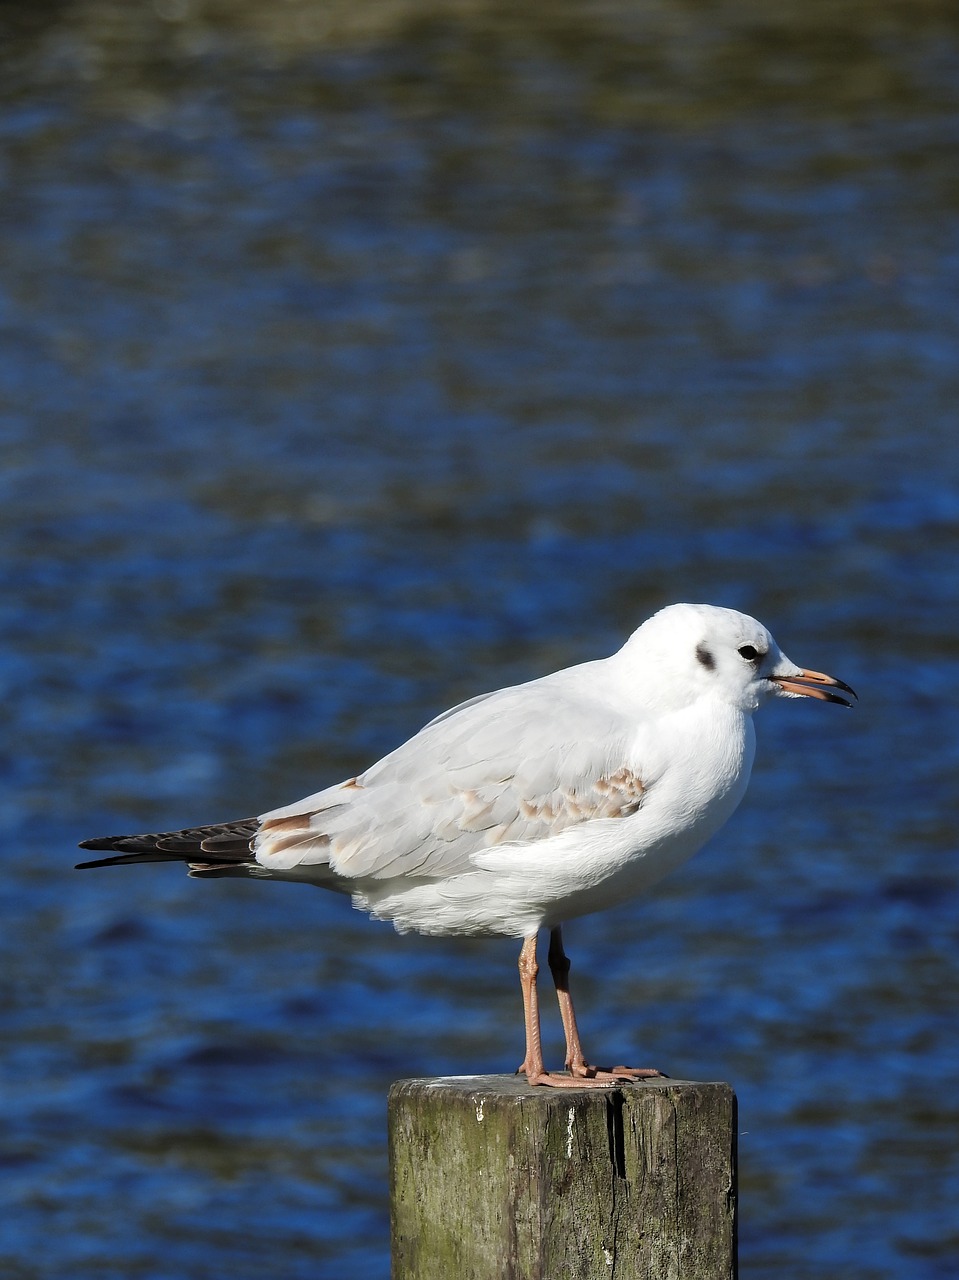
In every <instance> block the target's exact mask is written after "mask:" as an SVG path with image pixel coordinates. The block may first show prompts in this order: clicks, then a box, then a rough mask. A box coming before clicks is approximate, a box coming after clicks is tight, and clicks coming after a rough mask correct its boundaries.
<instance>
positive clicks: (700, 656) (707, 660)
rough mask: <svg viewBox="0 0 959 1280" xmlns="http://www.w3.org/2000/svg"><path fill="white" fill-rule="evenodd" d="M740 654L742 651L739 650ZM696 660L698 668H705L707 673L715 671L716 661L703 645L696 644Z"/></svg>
mask: <svg viewBox="0 0 959 1280" xmlns="http://www.w3.org/2000/svg"><path fill="white" fill-rule="evenodd" d="M740 652H742V650H740ZM696 659H697V661H698V662H699V664H700V666H703V667H705V668H706V670H707V671H714V670H715V669H716V659H715V658H714V657H713V655H712V654H711V653H710V651H709V650H708V649H707V648H706V646H705V645H704V644H698V645H697V646H696Z"/></svg>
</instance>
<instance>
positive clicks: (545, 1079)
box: [518, 1071, 619, 1089]
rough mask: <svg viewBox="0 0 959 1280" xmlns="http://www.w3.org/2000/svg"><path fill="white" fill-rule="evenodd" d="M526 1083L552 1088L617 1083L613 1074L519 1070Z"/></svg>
mask: <svg viewBox="0 0 959 1280" xmlns="http://www.w3.org/2000/svg"><path fill="white" fill-rule="evenodd" d="M518 1074H521V1075H523V1074H525V1076H526V1083H527V1084H533V1085H536V1084H544V1085H549V1086H550V1087H551V1088H553V1089H608V1088H610V1087H611V1086H613V1085H616V1084H618V1083H619V1081H618V1080H617V1078H616V1077H615V1076H602V1077H599V1076H595V1077H594V1076H568V1075H566V1074H564V1073H563V1072H560V1071H540V1072H529V1071H526V1072H522V1071H521V1072H519V1073H518Z"/></svg>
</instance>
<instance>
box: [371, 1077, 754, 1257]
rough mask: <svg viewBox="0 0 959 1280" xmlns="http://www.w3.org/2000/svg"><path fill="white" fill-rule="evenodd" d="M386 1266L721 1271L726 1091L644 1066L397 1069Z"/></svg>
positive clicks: (732, 1237)
mask: <svg viewBox="0 0 959 1280" xmlns="http://www.w3.org/2000/svg"><path fill="white" fill-rule="evenodd" d="M389 1143H390V1190H391V1213H392V1245H393V1280H567V1277H568V1278H569V1280H733V1278H734V1277H735V1276H736V1096H735V1094H734V1093H733V1091H732V1089H731V1088H730V1086H729V1085H727V1084H697V1083H693V1082H690V1081H683V1080H644V1081H642V1082H637V1083H635V1084H623V1085H621V1086H618V1087H616V1088H611V1089H583V1090H566V1089H549V1088H536V1089H532V1088H530V1087H529V1085H527V1084H526V1082H525V1080H522V1079H520V1078H518V1077H516V1076H453V1077H441V1078H439V1079H435V1080H400V1081H398V1082H397V1083H396V1084H394V1085H393V1087H392V1089H391V1090H390V1099H389Z"/></svg>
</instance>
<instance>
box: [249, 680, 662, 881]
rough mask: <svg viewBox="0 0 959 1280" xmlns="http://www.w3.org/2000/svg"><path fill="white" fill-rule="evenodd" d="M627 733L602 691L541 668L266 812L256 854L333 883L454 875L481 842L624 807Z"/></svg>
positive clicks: (614, 813) (633, 795) (536, 836)
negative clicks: (542, 673)
mask: <svg viewBox="0 0 959 1280" xmlns="http://www.w3.org/2000/svg"><path fill="white" fill-rule="evenodd" d="M562 674H565V673H562ZM635 731H636V726H635V722H634V721H632V720H630V719H627V717H626V716H625V715H623V714H622V713H621V712H619V711H618V710H617V709H616V707H615V704H614V703H613V702H612V701H611V700H610V701H608V702H607V701H605V700H603V699H602V698H598V697H589V698H585V697H584V696H583V695H582V694H581V693H578V692H576V691H574V690H572V689H570V688H567V687H565V683H564V682H563V681H558V680H556V679H551V678H550V677H547V678H546V679H545V680H541V681H534V682H533V683H531V684H528V685H520V686H517V687H515V688H512V689H504V690H500V691H499V692H498V693H494V694H489V695H485V696H484V697H482V698H479V699H473V700H471V701H470V702H468V703H464V704H462V705H461V706H460V707H457V708H454V709H453V710H452V711H450V712H446V713H445V714H444V715H442V716H439V717H438V718H437V719H436V720H433V721H431V722H430V723H429V724H428V725H426V727H425V728H423V729H421V730H420V732H419V733H417V734H416V735H415V736H414V737H412V738H410V740H409V741H408V742H406V743H404V744H403V746H401V747H399V748H397V750H395V751H393V752H391V753H390V754H389V755H388V756H385V757H384V758H383V759H382V760H380V761H379V762H378V763H377V764H375V765H373V766H372V768H370V769H368V770H367V771H366V773H364V774H361V775H360V776H359V777H357V778H353V779H350V781H349V782H346V783H344V784H342V785H341V786H339V787H332V788H329V789H328V790H327V791H323V792H319V793H318V794H317V795H315V796H311V797H308V799H307V800H304V801H302V802H300V803H299V804H295V805H289V806H287V807H286V808H284V809H279V810H275V811H274V812H272V813H268V814H265V815H264V816H263V818H262V819H261V826H260V830H259V833H258V835H257V838H256V842H255V850H256V856H257V860H258V861H259V862H260V863H261V864H262V865H263V866H265V867H268V868H271V869H276V870H281V869H290V868H293V867H305V866H306V865H308V864H325V865H326V866H327V867H328V868H329V869H330V871H332V872H333V873H334V875H335V876H336V877H338V878H340V879H341V880H344V881H357V880H363V879H368V878H372V879H377V880H379V879H388V878H394V877H415V878H424V879H436V878H441V877H446V876H452V875H457V874H460V873H461V872H464V871H467V870H469V869H470V867H471V865H472V864H471V858H472V856H473V855H474V854H476V853H478V852H480V851H481V850H483V849H487V848H490V847H491V846H494V845H501V844H505V843H513V842H516V843H521V844H533V843H535V842H537V841H541V840H544V839H546V838H548V837H549V836H552V835H555V834H557V833H558V832H560V831H562V830H564V829H565V828H566V827H568V826H570V825H572V824H575V823H583V822H590V821H594V820H597V819H601V818H619V817H625V816H627V815H628V814H631V813H635V812H636V810H637V809H638V808H639V806H640V805H641V804H642V800H643V792H644V786H643V781H642V778H640V777H639V776H638V774H637V773H636V772H635V771H634V770H633V769H631V768H630V767H629V759H630V751H629V746H630V743H631V742H632V741H633V740H634V737H635Z"/></svg>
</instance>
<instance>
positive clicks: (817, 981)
mask: <svg viewBox="0 0 959 1280" xmlns="http://www.w3.org/2000/svg"><path fill="white" fill-rule="evenodd" d="M0 100H2V109H0V457H2V469H0V527H2V553H3V554H2V562H0V573H2V587H3V589H2V594H0V625H2V648H0V682H2V702H0V708H2V711H0V714H2V718H3V727H4V735H3V739H2V748H0V814H2V819H3V823H4V836H3V867H4V878H3V890H2V892H3V898H2V907H0V914H2V930H0V958H2V966H3V975H4V980H3V983H2V986H0V993H2V995H0V999H2V1019H0V1037H2V1042H0V1084H2V1095H0V1096H2V1098H3V1102H2V1107H3V1123H2V1129H0V1181H2V1198H3V1203H4V1204H5V1206H6V1211H5V1213H4V1215H3V1217H2V1220H0V1271H2V1273H3V1274H4V1275H5V1276H10V1277H16V1278H18V1280H19V1278H23V1280H34V1278H36V1280H54V1278H57V1280H59V1278H61V1277H62V1278H66V1277H69V1278H70V1280H92V1278H93V1277H97V1280H113V1278H115V1280H131V1278H132V1277H149V1278H150V1280H199V1278H201V1277H203V1278H208V1277H210V1278H212V1277H220V1276H222V1275H225V1274H228V1275H231V1276H233V1277H235V1278H236V1280H252V1278H254V1277H256V1278H257V1280H260V1278H269V1277H284V1278H289V1280H299V1278H300V1277H302V1278H303V1280H307V1278H309V1280H315V1278H317V1277H320V1278H322V1280H340V1278H341V1277H345V1276H362V1277H371V1278H372V1280H386V1277H387V1276H388V1273H389V1262H388V1222H387V1204H386V1161H385V1098H386V1091H387V1087H388V1085H389V1083H390V1082H391V1081H392V1080H393V1079H395V1078H397V1077H400V1076H412V1075H425V1074H447V1073H471V1072H486V1071H509V1070H512V1069H513V1068H514V1067H515V1066H516V1065H517V1063H518V1062H519V1061H520V1058H521V1057H522V1027H521V1017H520V997H519V991H518V983H517V979H516V969H515V964H516V954H517V947H516V946H515V945H514V944H513V943H512V942H504V941H495V940H494V941H479V942H467V943H463V942H455V941H454V942H446V941H442V940H432V941H430V940H423V939H417V938H413V937H407V938H403V939H400V938H398V937H396V936H395V935H394V934H393V932H392V930H391V929H390V928H389V927H388V926H384V925H373V924H371V923H369V922H368V921H367V920H366V919H365V918H364V917H362V916H360V915H359V914H357V913H354V912H352V911H351V909H350V906H349V903H348V902H345V901H343V900H342V899H339V898H335V897H333V896H332V895H330V896H328V895H324V894H322V893H320V892H313V891H308V890H305V889H298V888H293V887H291V886H286V885H262V884H260V885H257V884H246V883H238V882H230V881H225V882H210V883H202V882H192V881H188V880H187V878H186V877H185V876H184V875H183V873H182V872H181V871H180V870H179V869H178V868H171V867H164V866H160V867H151V868H145V869H139V870H133V869H130V868H121V869H118V870H115V871H112V872H100V873H85V874H78V873H75V872H73V870H72V869H71V868H72V865H73V862H74V861H75V860H76V857H75V848H74V846H75V843H76V841H77V840H79V839H82V838H84V837H87V836H93V835H102V834H106V833H109V832H115V831H138V830H157V829H163V828H167V827H174V826H182V825H186V824H189V823H195V822H202V821H215V820H220V819H227V818H236V817H243V816H246V815H248V814H251V813H257V812H261V811H263V810H265V809H268V808H272V807H274V806H276V805H279V804H283V803H286V802H288V801H291V800H293V799H295V798H297V797H299V796H300V795H303V794H306V793H308V792H311V791H314V790H316V789H318V788H319V787H320V786H322V785H325V784H327V783H330V782H333V781H336V780H338V779H340V778H342V777H345V776H348V775H349V774H350V773H352V772H355V771H356V770H357V769H360V768H362V767H363V766H364V765H366V764H369V763H370V762H372V761H373V760H374V759H375V758H376V757H377V756H378V755H379V754H381V753H382V752H384V751H386V750H387V749H389V748H390V747H392V746H394V745H396V744H397V743H398V742H399V741H400V740H402V739H403V738H405V737H406V736H408V735H409V734H410V733H412V732H413V731H414V730H415V729H417V728H418V727H419V726H420V725H421V724H422V723H423V722H424V721H425V720H426V719H428V718H429V717H431V716H432V715H434V714H435V713H437V712H438V711H440V710H441V709H443V708H444V707H446V706H449V705H451V704H452V703H454V702H456V701H457V700H460V699H462V698H466V697H469V696H471V695H472V694H474V693H478V692H481V691H483V690H486V689H490V688H495V687H497V686H500V685H504V684H508V683H511V682H516V681H520V680H524V679H527V678H531V677H533V676H536V675H540V674H542V673H544V672H546V671H548V670H551V669H554V668H556V667H559V666H562V665H566V664H568V663H572V662H576V661H580V660H583V659H586V658H591V657H597V656H601V655H604V654H606V653H608V652H610V651H611V650H612V649H614V648H616V647H618V645H619V644H620V643H621V641H622V640H623V639H624V638H625V636H626V635H627V634H628V633H629V631H631V630H632V629H633V628H634V627H635V626H636V625H637V624H638V623H639V621H641V620H642V618H644V617H645V616H647V614H649V613H650V612H652V611H653V610H655V609H656V608H658V607H660V606H661V605H663V604H666V603H669V602H671V601H674V600H683V599H688V600H705V601H710V602H713V603H717V604H726V605H731V606H733V607H736V608H742V609H745V610H747V611H749V612H752V613H755V614H756V615H757V616H759V617H760V618H761V619H762V620H763V621H764V622H766V623H767V624H768V625H769V626H770V628H771V629H772V630H773V631H774V633H775V635H776V636H777V638H778V640H779V641H780V643H781V644H782V646H783V648H784V649H785V651H786V652H787V653H788V654H789V655H790V657H791V658H793V660H795V661H798V662H800V663H801V664H802V665H808V666H812V667H816V668H819V669H822V670H826V671H829V672H832V673H834V674H835V675H838V676H840V677H842V678H843V679H845V680H848V681H849V682H850V683H852V684H853V685H854V686H856V687H857V688H858V689H859V692H860V694H861V695H862V705H861V706H860V708H859V709H857V710H856V711H855V712H853V713H849V712H845V711H843V710H841V709H839V708H835V707H824V706H822V705H819V704H813V703H811V702H810V703H803V704H797V703H790V704H785V703H784V704H781V705H777V706H775V707H771V708H770V709H769V710H767V711H766V712H764V714H763V715H762V716H761V718H760V723H759V726H758V728H759V737H760V746H759V757H758V763H757V768H756V771H755V774H754V781H753V785H752V788H751V791H750V794H749V796H748V797H747V800H746V802H745V804H744V806H743V808H742V809H741V810H740V812H739V813H738V814H737V815H736V817H735V818H734V819H733V821H732V822H731V823H730V824H729V826H728V827H727V828H726V829H725V830H724V831H723V832H722V833H721V834H720V835H719V836H718V837H717V838H716V839H715V840H714V841H713V842H712V844H711V845H710V846H709V847H708V849H707V850H706V851H704V852H703V853H702V854H701V855H700V856H699V857H698V858H697V859H695V860H694V861H693V862H692V863H691V864H690V865H688V866H687V867H686V868H685V869H684V870H683V871H682V872H681V873H680V874H678V875H676V876H674V877H673V878H672V879H671V880H670V881H668V882H667V883H666V884H664V885H663V886H662V888H661V890H660V891H659V892H658V893H656V894H655V895H654V896H652V897H650V898H649V899H647V900H645V901H641V902H634V903H629V904H626V905H624V906H623V907H622V908H621V909H620V910H619V911H617V912H614V913H611V914H609V915H606V916H599V917H593V918H591V919H586V920H582V921H579V922H577V923H575V924H574V925H573V926H572V927H571V928H570V929H569V930H568V931H567V943H568V946H569V948H570V950H571V953H572V956H573V961H574V966H575V978H576V981H577V983H578V988H577V990H578V994H579V1005H580V1009H581V1015H582V1023H583V1027H584V1036H585V1038H586V1043H587V1046H588V1048H589V1051H590V1052H591V1053H592V1054H594V1055H595V1056H603V1055H606V1054H608V1055H609V1056H613V1057H616V1058H617V1059H619V1060H623V1059H625V1060H627V1061H637V1062H640V1061H641V1062H654V1063H655V1064H656V1065H657V1066H660V1067H662V1068H663V1069H664V1070H666V1071H668V1072H669V1073H670V1074H671V1075H673V1076H676V1077H691V1078H700V1079H725V1080H729V1081H731V1082H732V1084H733V1085H734V1086H735V1088H736V1090H737V1092H738V1094H739V1099H740V1121H741V1129H742V1131H743V1132H742V1136H741V1138H740V1155H741V1171H742V1182H741V1252H742V1271H743V1275H744V1276H749V1277H752V1278H754V1280H760V1278H766V1277H779V1278H782V1280H812V1278H813V1277H817V1278H821V1277H823V1276H839V1275H842V1276H846V1277H856V1278H857V1280H879V1278H880V1277H881V1278H883V1280H886V1278H891V1277H897V1278H901V1277H903V1276H909V1277H911V1278H917V1280H932V1278H933V1277H943V1278H945V1277H954V1276H955V1275H956V1274H957V1271H959V1213H957V1209H956V1205H957V1204H959V1154H957V1149H956V1148H957V1133H959V1103H957V1098H959V1034H957V1029H956V1012H957V997H956V991H957V987H959V924H957V918H959V913H957V908H959V873H957V862H956V856H955V854H956V835H955V827H956V802H955V781H954V779H955V773H956V766H957V763H959V743H957V734H956V727H955V718H954V716H953V715H952V708H953V705H954V702H955V691H956V688H957V684H959V641H957V638H956V637H957V630H959V609H957V597H956V583H955V579H956V562H957V550H959V433H957V430H956V425H957V424H956V405H957V402H959V358H957V357H959V314H957V297H959V221H957V214H959V168H957V145H959V14H957V11H956V9H955V7H954V5H952V4H950V3H946V2H945V0H908V3H907V2H906V0H869V3H866V2H865V0H802V3H799V2H798V0H796V2H793V0H777V3H776V4H775V5H770V4H768V3H767V2H766V0H716V2H714V3H709V4H706V3H702V2H694V0H685V2H683V0H661V2H656V0H635V2H634V3H628V2H627V0H576V2H573V0H542V2H540V3H537V4H535V5H530V6H527V7H525V9H524V7H523V6H517V5H515V4H505V3H498V2H496V0H432V2H429V0H367V3H365V4H364V3H355V2H354V0H350V2H349V3H346V0H327V2H326V3H320V0H273V3H270V4H258V3H254V2H253V0H230V3H224V2H222V0H154V3H152V4H149V3H142V2H139V0H133V2H131V0H72V2H71V0H34V3H32V4H30V5H25V4H21V3H13V2H11V0H3V3H0ZM601 978H602V980H600V979H601ZM546 1009H547V1018H548V1021H547V1024H546V1030H547V1041H548V1046H549V1057H550V1058H551V1059H552V1060H553V1061H554V1062H557V1061H558V1060H559V1056H560V1045H561V1038H560V1032H559V1027H558V1020H557V1019H556V1018H555V1016H554V1010H553V1009H552V1007H551V1002H547V1004H546Z"/></svg>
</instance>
